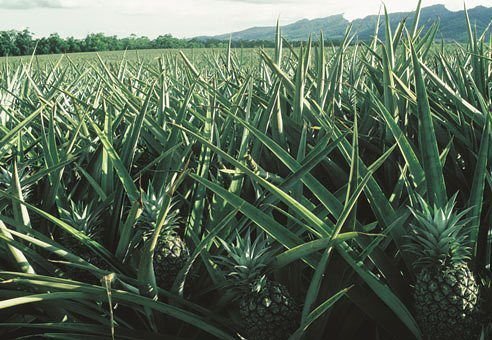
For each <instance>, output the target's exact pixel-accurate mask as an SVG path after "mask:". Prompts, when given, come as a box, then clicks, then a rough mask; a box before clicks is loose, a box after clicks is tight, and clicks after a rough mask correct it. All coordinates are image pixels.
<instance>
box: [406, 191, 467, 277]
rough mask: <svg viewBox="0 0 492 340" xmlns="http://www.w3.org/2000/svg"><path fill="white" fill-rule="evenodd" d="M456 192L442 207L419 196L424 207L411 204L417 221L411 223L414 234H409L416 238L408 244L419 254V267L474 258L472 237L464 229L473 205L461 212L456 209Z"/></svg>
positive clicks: (416, 266)
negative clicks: (471, 246)
mask: <svg viewBox="0 0 492 340" xmlns="http://www.w3.org/2000/svg"><path fill="white" fill-rule="evenodd" d="M456 196H457V195H454V196H453V197H452V198H451V199H450V200H449V201H448V202H447V203H446V204H445V206H444V207H442V208H441V207H438V206H437V205H434V206H430V205H429V204H428V203H427V202H426V201H425V200H424V199H423V198H422V197H420V196H418V201H419V205H420V207H419V208H418V209H414V208H412V207H410V211H411V213H412V214H413V216H414V218H415V222H416V223H413V224H412V225H411V227H412V234H411V235H409V236H408V238H409V239H410V240H411V241H412V242H411V243H410V244H409V245H407V246H406V247H405V248H406V250H407V251H409V252H411V253H413V254H415V255H416V257H417V261H416V262H415V263H414V266H415V268H439V267H442V266H448V265H458V264H463V263H466V262H467V261H468V260H469V259H470V253H471V249H470V247H469V245H468V243H469V241H468V238H467V235H466V234H465V233H464V232H463V227H464V226H465V225H466V224H467V223H468V222H469V219H465V218H464V216H465V215H466V213H468V211H469V209H466V210H464V211H462V212H460V213H457V212H456V211H455V209H454V208H455V205H456Z"/></svg>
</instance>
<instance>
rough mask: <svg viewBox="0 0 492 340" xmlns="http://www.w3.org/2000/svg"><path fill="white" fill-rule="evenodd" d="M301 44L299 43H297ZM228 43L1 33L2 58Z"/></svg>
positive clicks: (267, 43) (169, 37)
mask: <svg viewBox="0 0 492 340" xmlns="http://www.w3.org/2000/svg"><path fill="white" fill-rule="evenodd" d="M294 44H298V43H294ZM227 45H228V42H227V41H222V40H216V39H208V40H198V39H179V38H175V37H173V36H172V35H170V34H166V35H161V36H158V37H157V38H155V39H149V38H148V37H145V36H142V37H138V36H135V35H132V36H130V37H127V38H118V37H116V36H107V35H104V34H103V33H93V34H89V35H87V36H86V37H85V38H82V39H77V38H74V37H67V38H62V37H60V36H59V35H58V34H56V33H54V34H51V35H50V36H48V37H42V38H38V39H35V38H34V37H33V33H32V32H30V31H29V30H27V29H25V30H23V31H15V30H10V31H0V56H22V55H31V54H33V53H36V54H61V53H77V52H99V51H123V50H144V49H178V48H217V47H227ZM260 46H263V47H273V46H274V43H273V42H271V41H262V40H256V41H243V42H234V43H233V47H245V48H248V47H260Z"/></svg>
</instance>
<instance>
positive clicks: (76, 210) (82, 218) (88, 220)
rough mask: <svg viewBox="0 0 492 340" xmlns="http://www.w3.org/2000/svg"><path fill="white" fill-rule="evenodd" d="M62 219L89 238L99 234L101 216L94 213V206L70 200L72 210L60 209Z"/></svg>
mask: <svg viewBox="0 0 492 340" xmlns="http://www.w3.org/2000/svg"><path fill="white" fill-rule="evenodd" d="M60 217H61V219H62V220H63V221H65V222H67V223H68V224H70V225H71V226H72V227H74V228H76V229H77V230H79V231H81V232H83V233H84V234H85V235H87V236H89V237H91V236H94V235H95V234H96V233H97V226H98V224H99V222H100V221H99V214H98V213H96V212H94V210H93V208H92V204H85V203H84V202H74V201H72V200H70V210H65V209H63V208H60Z"/></svg>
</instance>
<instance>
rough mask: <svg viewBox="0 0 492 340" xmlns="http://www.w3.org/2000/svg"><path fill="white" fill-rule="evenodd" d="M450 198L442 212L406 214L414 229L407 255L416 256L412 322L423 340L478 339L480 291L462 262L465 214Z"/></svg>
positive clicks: (466, 255) (424, 207)
mask: <svg viewBox="0 0 492 340" xmlns="http://www.w3.org/2000/svg"><path fill="white" fill-rule="evenodd" d="M455 198H456V196H454V197H453V198H452V199H451V200H450V201H449V202H448V203H447V204H446V205H445V206H444V207H443V208H439V207H437V206H433V207H432V206H429V205H428V204H427V203H426V202H425V201H424V200H423V199H422V198H421V197H419V201H420V209H418V210H416V209H411V212H412V214H413V216H414V217H415V220H416V223H414V224H413V225H412V231H413V234H412V235H411V236H410V237H409V238H410V239H411V241H412V242H411V243H410V244H409V245H408V246H407V250H408V251H410V252H412V253H413V254H414V255H416V259H417V260H416V261H415V263H414V267H415V269H416V270H417V277H416V283H415V287H414V302H415V312H416V318H417V322H418V323H419V324H420V326H421V328H422V331H423V332H424V334H425V335H426V336H427V338H428V339H432V340H441V339H442V340H445V339H477V338H478V334H479V332H480V328H481V327H480V321H479V317H478V305H479V304H478V294H479V286H478V284H477V282H476V280H475V277H474V275H473V273H472V272H471V270H470V269H469V267H468V265H467V262H468V261H469V260H470V257H471V249H470V247H469V246H468V244H467V243H468V241H467V236H466V234H465V233H464V230H463V229H464V227H465V226H466V224H467V220H466V219H464V218H463V217H464V215H465V214H466V213H467V211H463V212H461V213H456V212H455V211H454V207H455Z"/></svg>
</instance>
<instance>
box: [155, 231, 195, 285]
mask: <svg viewBox="0 0 492 340" xmlns="http://www.w3.org/2000/svg"><path fill="white" fill-rule="evenodd" d="M189 259H190V250H189V248H188V247H187V245H186V243H185V242H184V241H183V239H182V238H181V237H179V236H178V235H173V234H170V235H163V236H161V237H160V238H159V241H158V243H157V247H156V250H155V253H154V271H155V277H156V280H157V284H158V285H159V286H160V287H161V288H163V289H166V290H170V289H171V288H172V286H173V284H174V281H175V279H176V277H177V276H178V274H179V272H180V270H181V269H182V268H183V267H184V265H185V264H186V262H187V261H188V260H189Z"/></svg>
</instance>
